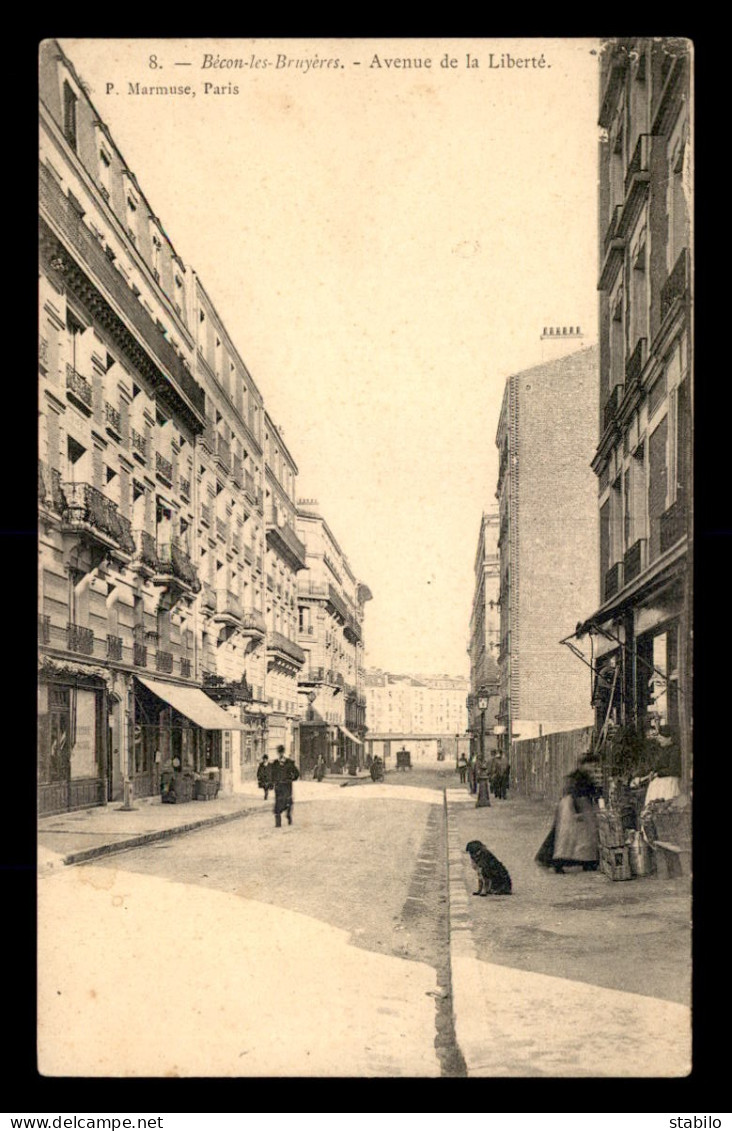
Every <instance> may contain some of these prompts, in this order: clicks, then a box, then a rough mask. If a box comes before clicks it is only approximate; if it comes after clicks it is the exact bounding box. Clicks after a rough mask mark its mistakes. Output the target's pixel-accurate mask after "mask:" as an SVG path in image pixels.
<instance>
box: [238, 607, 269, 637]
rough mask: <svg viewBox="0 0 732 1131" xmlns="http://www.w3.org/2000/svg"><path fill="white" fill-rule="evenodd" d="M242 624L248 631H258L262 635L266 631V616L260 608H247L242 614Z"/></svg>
mask: <svg viewBox="0 0 732 1131" xmlns="http://www.w3.org/2000/svg"><path fill="white" fill-rule="evenodd" d="M241 626H242V628H243V629H245V630H246V631H247V632H258V633H260V634H261V635H262V636H264V633H265V632H266V625H265V622H264V616H263V615H262V613H260V611H259V609H246V610H245V612H244V613H243V614H242V618H241Z"/></svg>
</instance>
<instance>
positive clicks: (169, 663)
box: [155, 651, 173, 672]
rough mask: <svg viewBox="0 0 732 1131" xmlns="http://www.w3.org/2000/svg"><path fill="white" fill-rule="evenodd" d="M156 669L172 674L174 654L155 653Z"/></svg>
mask: <svg viewBox="0 0 732 1131" xmlns="http://www.w3.org/2000/svg"><path fill="white" fill-rule="evenodd" d="M155 667H156V669H157V670H158V671H159V672H172V670H173V653H172V652H160V651H158V652H156V653H155Z"/></svg>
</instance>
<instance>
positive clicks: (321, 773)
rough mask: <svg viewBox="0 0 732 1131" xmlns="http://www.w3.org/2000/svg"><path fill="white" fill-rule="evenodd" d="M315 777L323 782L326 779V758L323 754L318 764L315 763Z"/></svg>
mask: <svg viewBox="0 0 732 1131" xmlns="http://www.w3.org/2000/svg"><path fill="white" fill-rule="evenodd" d="M313 777H314V778H315V780H316V781H322V780H323V778H324V777H325V758H324V757H323V755H322V754H321V755H320V757H319V758H318V760H317V762H316V763H315V769H314V770H313Z"/></svg>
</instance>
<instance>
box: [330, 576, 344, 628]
mask: <svg viewBox="0 0 732 1131" xmlns="http://www.w3.org/2000/svg"><path fill="white" fill-rule="evenodd" d="M328 602H329V604H330V605H331V607H332V608H333V609H335V611H336V612H337V613H338V615H339V616H340V617H341V619H342V620H344V621H346V620H347V619H348V608H347V606H346V603H345V601H344V600H343V598H342V597H341V595H340V593H339V592H338V590H337V589H336V588H335V586H333V585H331V584H330V582H328Z"/></svg>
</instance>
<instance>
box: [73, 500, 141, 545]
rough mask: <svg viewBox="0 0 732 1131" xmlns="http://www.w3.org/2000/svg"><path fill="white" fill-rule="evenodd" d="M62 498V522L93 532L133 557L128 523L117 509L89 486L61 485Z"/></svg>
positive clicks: (132, 539) (131, 538)
mask: <svg viewBox="0 0 732 1131" xmlns="http://www.w3.org/2000/svg"><path fill="white" fill-rule="evenodd" d="M63 492H64V495H65V498H66V503H67V505H66V510H65V511H64V516H63V517H64V522H66V523H68V525H69V526H71V527H74V528H76V529H78V528H79V527H84V528H87V529H88V528H91V529H92V530H97V531H99V532H100V533H101V534H103V535H106V537H107V538H110V539H112V541H113V542H116V543H117V545H118V546H119V548H120V549H121V550H122V551H123V553H125V554H134V552H135V541H134V538H133V537H132V527H131V525H130V521H129V519H127V518H124V517H123V516H122V515H121V514H120V513H119V511H118V510H117V504H116V503H113V502H112V500H111V499H108V498H107V497H106V495H103V494H102V492H101V491H98V490H97V489H96V487H92V486H91V484H89V483H64V485H63Z"/></svg>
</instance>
